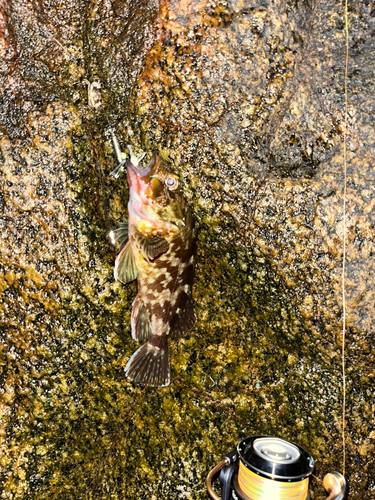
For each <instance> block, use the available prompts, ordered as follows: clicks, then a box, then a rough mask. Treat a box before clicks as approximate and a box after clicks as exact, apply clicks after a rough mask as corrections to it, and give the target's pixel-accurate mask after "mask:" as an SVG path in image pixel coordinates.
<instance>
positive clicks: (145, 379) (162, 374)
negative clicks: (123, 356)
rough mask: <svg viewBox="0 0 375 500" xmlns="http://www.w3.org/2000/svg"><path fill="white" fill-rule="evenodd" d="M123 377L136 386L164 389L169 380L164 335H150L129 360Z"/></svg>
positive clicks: (166, 347) (169, 374) (167, 355)
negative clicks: (136, 384) (135, 383)
mask: <svg viewBox="0 0 375 500" xmlns="http://www.w3.org/2000/svg"><path fill="white" fill-rule="evenodd" d="M125 375H126V376H127V377H128V378H130V380H133V381H134V382H137V383H138V384H142V385H148V386H152V387H166V386H167V385H169V383H170V380H171V373H170V366H169V354H168V343H167V337H166V335H151V337H150V340H149V341H148V342H146V343H145V344H144V345H143V346H142V347H140V348H139V349H138V350H137V351H135V353H134V354H133V356H132V357H131V358H130V359H129V361H128V363H127V365H126V367H125Z"/></svg>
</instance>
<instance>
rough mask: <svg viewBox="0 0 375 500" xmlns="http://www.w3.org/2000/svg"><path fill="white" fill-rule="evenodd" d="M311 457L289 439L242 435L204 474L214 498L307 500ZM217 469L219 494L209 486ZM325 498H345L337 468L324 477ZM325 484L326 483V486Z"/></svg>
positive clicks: (308, 497)
mask: <svg viewBox="0 0 375 500" xmlns="http://www.w3.org/2000/svg"><path fill="white" fill-rule="evenodd" d="M314 466H315V464H314V459H313V458H312V456H311V455H310V454H309V453H308V452H307V451H306V450H304V449H303V448H302V447H301V446H298V445H296V444H294V443H292V442H290V441H286V440H284V439H280V438H276V437H272V436H253V437H249V438H246V439H243V440H242V441H241V442H240V443H239V444H238V446H237V449H236V450H232V451H230V452H229V453H227V454H226V455H225V456H224V457H223V460H222V461H221V462H220V464H218V465H217V466H216V467H215V468H214V469H212V471H211V472H210V473H209V475H208V477H207V481H206V484H207V489H208V493H209V495H210V497H211V498H212V499H213V500H232V499H234V500H310V493H309V490H308V488H309V476H310V475H311V474H312V472H313V470H314ZM219 471H220V483H221V498H220V497H219V496H218V495H216V493H215V492H214V491H213V489H212V479H213V477H214V476H215V474H217V473H218V472H219ZM324 481H325V484H324V486H325V488H326V491H327V493H329V496H328V497H327V500H345V499H346V498H347V493H348V485H347V482H346V480H345V478H344V477H343V476H342V475H341V474H340V473H338V472H334V473H332V474H327V475H326V476H325V478H324ZM327 485H328V486H327Z"/></svg>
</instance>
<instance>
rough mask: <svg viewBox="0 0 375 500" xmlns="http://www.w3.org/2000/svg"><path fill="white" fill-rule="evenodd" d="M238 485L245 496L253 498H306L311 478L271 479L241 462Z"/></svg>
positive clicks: (296, 499)
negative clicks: (293, 480)
mask: <svg viewBox="0 0 375 500" xmlns="http://www.w3.org/2000/svg"><path fill="white" fill-rule="evenodd" d="M238 485H239V487H240V490H241V493H242V494H243V496H244V497H245V498H249V499H250V498H251V500H269V499H270V498H275V499H276V498H277V500H290V499H293V500H306V498H307V493H308V489H309V478H306V479H303V480H302V481H296V482H293V483H292V482H283V481H271V480H270V479H268V478H265V477H262V476H259V475H258V474H255V473H254V472H252V471H251V470H249V469H248V468H246V467H245V466H244V465H243V463H242V462H240V463H239V471H238Z"/></svg>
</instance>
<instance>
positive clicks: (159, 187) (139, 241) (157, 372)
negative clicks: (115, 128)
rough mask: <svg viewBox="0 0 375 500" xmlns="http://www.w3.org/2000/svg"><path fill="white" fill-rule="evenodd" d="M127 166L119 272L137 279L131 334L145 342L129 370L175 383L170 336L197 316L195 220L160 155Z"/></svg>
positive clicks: (146, 381)
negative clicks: (145, 162)
mask: <svg viewBox="0 0 375 500" xmlns="http://www.w3.org/2000/svg"><path fill="white" fill-rule="evenodd" d="M126 168H127V178H128V183H129V188H130V199H129V204H128V210H129V219H128V223H127V228H126V227H125V226H124V225H123V226H122V227H120V229H119V230H118V235H119V241H120V243H121V246H122V247H123V248H122V250H121V252H120V254H119V255H118V257H117V259H116V264H115V273H114V274H115V278H116V279H118V280H119V281H121V282H122V283H128V282H130V281H132V280H134V279H137V286H138V294H137V297H136V299H135V301H134V303H133V310H132V315H131V329H132V337H133V338H134V339H135V340H138V341H146V343H145V344H144V345H143V346H142V347H141V348H139V349H138V350H137V351H136V352H135V353H134V354H133V356H132V357H131V358H130V360H129V362H128V363H127V365H126V368H125V373H126V375H127V376H128V377H129V378H130V379H131V380H134V381H135V382H138V383H140V384H143V385H148V386H157V387H164V386H167V385H168V384H169V383H170V363H169V354H168V337H170V338H173V339H177V338H180V337H182V336H183V335H184V334H185V333H186V332H187V331H189V330H190V329H191V328H193V326H194V324H195V321H196V316H195V311H194V304H193V299H192V284H193V278H194V253H195V245H196V239H195V230H194V219H193V215H192V212H191V210H190V208H189V205H188V203H187V201H186V199H185V198H184V196H183V195H182V193H181V191H180V189H179V187H178V178H177V177H176V176H175V175H173V174H172V173H171V172H170V171H169V170H168V168H167V167H166V165H165V164H163V162H162V161H161V159H160V158H159V157H158V156H157V155H156V154H153V156H152V159H151V162H150V163H149V165H148V166H147V167H146V168H145V169H140V168H139V167H138V164H137V161H136V159H135V158H134V157H133V156H132V157H131V159H130V160H129V159H128V160H127V161H126ZM126 229H127V231H126ZM126 232H127V233H128V234H127V235H126ZM126 236H127V240H128V241H127V243H126V244H125V240H126Z"/></svg>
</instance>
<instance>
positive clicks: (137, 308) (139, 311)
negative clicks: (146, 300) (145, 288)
mask: <svg viewBox="0 0 375 500" xmlns="http://www.w3.org/2000/svg"><path fill="white" fill-rule="evenodd" d="M131 327H132V337H133V339H134V340H140V341H143V340H147V339H148V338H149V337H150V335H151V326H150V321H149V317H148V311H147V309H146V308H145V306H144V305H143V302H142V301H141V299H140V298H139V297H136V299H135V301H134V304H133V309H132V315H131Z"/></svg>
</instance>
